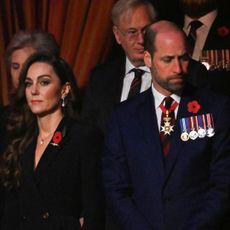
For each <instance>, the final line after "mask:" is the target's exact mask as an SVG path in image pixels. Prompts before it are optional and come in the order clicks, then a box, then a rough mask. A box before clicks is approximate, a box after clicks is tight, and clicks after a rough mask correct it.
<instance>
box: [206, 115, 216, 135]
mask: <svg viewBox="0 0 230 230" xmlns="http://www.w3.org/2000/svg"><path fill="white" fill-rule="evenodd" d="M206 118H207V126H208V129H207V136H208V137H213V136H214V135H215V130H214V121H213V116H212V115H211V114H210V113H208V114H206Z"/></svg>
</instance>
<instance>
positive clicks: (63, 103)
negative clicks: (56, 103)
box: [61, 97, 65, 108]
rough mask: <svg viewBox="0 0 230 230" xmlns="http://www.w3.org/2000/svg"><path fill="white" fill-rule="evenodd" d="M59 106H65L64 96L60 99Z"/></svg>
mask: <svg viewBox="0 0 230 230" xmlns="http://www.w3.org/2000/svg"><path fill="white" fill-rule="evenodd" d="M61 107H62V108H64V107H65V98H64V97H63V98H62V99H61Z"/></svg>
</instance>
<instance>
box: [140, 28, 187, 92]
mask: <svg viewBox="0 0 230 230" xmlns="http://www.w3.org/2000/svg"><path fill="white" fill-rule="evenodd" d="M155 48H156V50H155V52H154V55H152V57H151V55H150V54H149V53H148V52H147V51H145V57H144V60H145V64H146V65H147V66H148V67H149V68H150V69H151V74H152V79H153V85H154V87H155V89H156V90H157V91H158V92H160V93H162V94H163V95H165V96H168V95H170V94H172V93H176V92H178V91H180V90H181V89H182V88H183V86H184V82H185V76H186V75H187V73H188V64H189V58H188V54H187V52H186V44H185V40H184V37H183V36H182V34H181V33H178V32H164V33H158V34H157V36H156V40H155Z"/></svg>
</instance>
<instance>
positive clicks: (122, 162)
mask: <svg viewBox="0 0 230 230" xmlns="http://www.w3.org/2000/svg"><path fill="white" fill-rule="evenodd" d="M103 177H104V186H105V194H106V201H107V206H108V208H109V209H110V212H111V213H112V215H113V216H114V217H115V219H116V220H117V222H118V224H119V225H121V227H122V229H124V230H130V229H133V230H134V229H135V230H151V229H152V227H151V226H150V224H149V223H148V221H147V220H146V219H145V218H144V217H143V215H142V214H141V213H140V212H139V210H138V209H137V207H136V206H135V203H134V202H133V200H132V182H131V179H130V175H129V167H128V162H127V159H126V155H125V149H124V146H123V144H122V137H121V133H120V130H119V121H118V119H117V118H116V113H115V112H114V113H113V114H112V117H111V120H110V122H109V125H108V133H107V135H106V138H105V148H104V155H103Z"/></svg>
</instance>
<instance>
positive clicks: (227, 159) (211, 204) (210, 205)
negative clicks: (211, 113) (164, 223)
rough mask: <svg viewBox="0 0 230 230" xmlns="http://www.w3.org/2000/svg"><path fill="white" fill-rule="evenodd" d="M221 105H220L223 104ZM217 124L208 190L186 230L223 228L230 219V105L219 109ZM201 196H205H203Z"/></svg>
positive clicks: (189, 218) (190, 217) (194, 211)
mask: <svg viewBox="0 0 230 230" xmlns="http://www.w3.org/2000/svg"><path fill="white" fill-rule="evenodd" d="M220 103H221V102H220ZM218 113H219V114H218V118H217V120H216V122H215V136H214V137H213V143H212V146H211V148H210V151H209V152H208V154H212V158H211V162H210V163H209V162H207V163H209V171H210V176H209V181H208V185H209V186H208V189H207V191H206V193H205V194H203V199H202V201H203V202H202V203H201V204H200V205H199V209H196V210H193V212H192V213H190V216H189V217H188V220H187V222H186V223H185V225H184V228H183V229H184V230H217V229H223V228H222V227H223V225H224V223H226V222H227V220H228V218H229V215H230V213H229V208H230V198H229V196H230V116H229V114H230V102H229V100H228V101H227V102H226V103H225V105H224V107H222V108H219V111H218ZM201 195H202V194H201Z"/></svg>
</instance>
